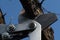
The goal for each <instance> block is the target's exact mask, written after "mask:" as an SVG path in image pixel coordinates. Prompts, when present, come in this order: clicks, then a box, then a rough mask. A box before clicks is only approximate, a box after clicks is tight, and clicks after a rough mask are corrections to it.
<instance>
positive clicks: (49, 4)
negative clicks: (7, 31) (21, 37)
mask: <svg viewBox="0 0 60 40" xmlns="http://www.w3.org/2000/svg"><path fill="white" fill-rule="evenodd" d="M59 4H60V0H45V1H44V3H43V5H42V6H43V7H44V8H45V9H47V10H48V11H51V12H53V13H56V14H57V17H58V21H57V22H55V23H54V24H52V25H51V27H52V28H53V29H54V36H55V40H60V31H59V30H60V15H58V14H60V5H59ZM0 8H1V9H2V11H3V14H5V13H7V15H6V16H5V20H6V24H9V22H10V18H11V17H12V18H13V19H12V23H13V24H18V15H19V13H20V11H21V10H22V9H23V7H22V5H21V3H20V2H19V0H0ZM25 40H26V39H25Z"/></svg>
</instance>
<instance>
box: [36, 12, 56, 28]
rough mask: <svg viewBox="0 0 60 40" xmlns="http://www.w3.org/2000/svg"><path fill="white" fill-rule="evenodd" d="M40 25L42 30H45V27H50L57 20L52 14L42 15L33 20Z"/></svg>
mask: <svg viewBox="0 0 60 40" xmlns="http://www.w3.org/2000/svg"><path fill="white" fill-rule="evenodd" d="M35 20H36V21H37V22H39V23H40V24H41V25H42V29H44V28H46V27H47V26H49V25H51V24H52V23H54V22H55V21H56V20H57V17H56V15H55V14H54V13H48V14H43V15H40V16H39V17H37V19H35Z"/></svg>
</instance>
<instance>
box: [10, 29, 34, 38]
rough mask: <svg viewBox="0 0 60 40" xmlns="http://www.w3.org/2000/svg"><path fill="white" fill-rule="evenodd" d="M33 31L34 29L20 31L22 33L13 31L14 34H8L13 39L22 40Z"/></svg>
mask: <svg viewBox="0 0 60 40" xmlns="http://www.w3.org/2000/svg"><path fill="white" fill-rule="evenodd" d="M34 30H35V28H33V29H28V30H22V31H14V32H10V34H12V36H13V37H14V38H20V39H22V38H25V37H27V36H28V34H29V33H30V32H33V31H34Z"/></svg>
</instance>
